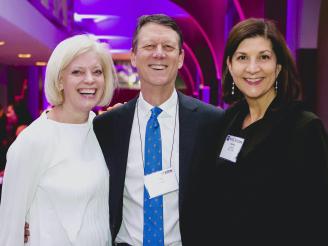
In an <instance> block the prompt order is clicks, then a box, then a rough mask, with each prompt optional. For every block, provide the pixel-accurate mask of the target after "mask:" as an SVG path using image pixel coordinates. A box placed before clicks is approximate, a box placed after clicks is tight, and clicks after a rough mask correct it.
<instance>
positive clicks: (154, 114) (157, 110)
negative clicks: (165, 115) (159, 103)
mask: <svg viewBox="0 0 328 246" xmlns="http://www.w3.org/2000/svg"><path fill="white" fill-rule="evenodd" d="M162 111H163V110H162V109H161V108H159V107H153V108H152V109H151V116H150V117H151V118H155V119H157V116H158V115H159V114H160V113H161V112H162Z"/></svg>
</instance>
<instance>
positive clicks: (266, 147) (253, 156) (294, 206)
mask: <svg viewBox="0 0 328 246" xmlns="http://www.w3.org/2000/svg"><path fill="white" fill-rule="evenodd" d="M247 114H248V105H247V103H246V101H242V102H240V103H238V104H236V105H235V106H233V107H232V108H231V109H229V110H227V112H226V117H225V124H224V125H225V126H224V129H223V135H222V137H221V141H220V144H219V148H218V156H219V154H220V151H221V148H222V146H223V143H224V141H225V138H226V136H227V135H228V134H230V135H234V136H238V137H242V138H244V139H245V141H244V144H243V146H242V149H241V151H240V153H239V155H238V157H237V161H236V163H233V162H230V161H228V160H224V159H222V158H219V157H218V159H217V163H216V167H215V175H216V176H215V181H214V184H213V186H214V187H215V190H214V191H213V192H214V193H215V194H216V196H215V198H216V199H215V202H214V204H215V205H214V206H215V208H216V209H217V210H216V211H217V213H215V215H216V216H215V223H216V224H217V225H218V226H217V232H221V233H217V234H216V235H217V237H216V241H217V242H220V241H222V242H223V243H224V244H223V245H298V244H303V245H304V243H305V244H306V245H328V234H327V232H328V212H327V211H328V168H327V167H328V138H327V133H326V131H325V129H324V127H323V125H322V122H321V121H320V119H319V118H318V117H317V116H315V115H314V114H312V113H310V112H307V111H304V110H303V106H302V104H301V103H299V102H293V103H291V104H289V105H286V106H285V105H284V104H283V102H281V101H279V100H278V99H275V100H274V101H273V102H272V103H271V105H270V106H269V108H268V110H267V111H266V113H265V115H264V117H263V118H262V119H261V120H259V121H257V122H255V123H253V124H251V125H250V126H248V127H247V128H245V129H241V126H242V123H243V120H244V118H245V116H246V115H247Z"/></svg>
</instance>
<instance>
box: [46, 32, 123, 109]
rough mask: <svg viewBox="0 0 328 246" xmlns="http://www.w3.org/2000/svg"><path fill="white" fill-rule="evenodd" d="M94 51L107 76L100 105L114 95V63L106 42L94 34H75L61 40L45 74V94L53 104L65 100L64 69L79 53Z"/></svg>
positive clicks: (115, 82)
mask: <svg viewBox="0 0 328 246" xmlns="http://www.w3.org/2000/svg"><path fill="white" fill-rule="evenodd" d="M88 51H93V52H95V53H96V54H97V56H98V57H99V59H100V63H101V66H102V70H103V73H104V78H105V88H104V93H103V95H102V97H101V100H100V102H99V105H98V106H106V105H108V104H109V102H110V100H111V99H112V97H113V93H114V90H115V88H116V85H117V75H116V72H115V67H114V63H113V60H112V56H111V54H110V50H109V47H108V45H107V44H106V43H101V42H99V41H98V40H97V38H96V37H95V36H94V35H90V34H82V35H75V36H73V37H70V38H67V39H65V40H63V41H62V42H60V43H59V44H58V45H57V46H56V48H55V49H54V51H53V52H52V54H51V56H50V58H49V61H48V65H47V68H46V76H45V85H44V90H45V95H46V98H47V100H48V102H49V103H50V104H52V105H53V106H57V105H61V104H62V103H63V102H64V96H63V91H61V90H60V89H59V82H60V78H61V73H62V71H63V70H64V69H65V68H66V67H67V66H68V65H69V64H70V63H71V62H72V61H73V60H74V59H75V58H76V57H77V56H79V55H81V54H83V53H86V52H88Z"/></svg>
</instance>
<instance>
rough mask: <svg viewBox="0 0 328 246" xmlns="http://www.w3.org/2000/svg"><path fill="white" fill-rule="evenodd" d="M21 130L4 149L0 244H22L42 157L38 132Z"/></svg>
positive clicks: (43, 145) (19, 245) (44, 147)
mask: <svg viewBox="0 0 328 246" xmlns="http://www.w3.org/2000/svg"><path fill="white" fill-rule="evenodd" d="M26 130H27V129H26ZM23 133H25V132H22V133H21V135H20V136H19V137H18V138H17V139H16V141H15V142H14V143H13V144H12V145H11V146H10V148H9V150H8V153H7V163H6V169H5V175H4V179H3V186H2V196H1V205H0V245H1V246H23V245H24V224H25V221H26V215H27V214H28V211H29V209H30V206H31V203H32V201H33V199H34V195H35V191H36V188H37V186H38V184H39V180H40V176H41V174H42V172H43V170H42V169H43V168H44V166H45V165H44V163H45V161H46V158H45V155H46V153H45V152H46V151H45V149H47V148H46V147H47V146H46V144H44V143H43V144H42V141H41V140H40V139H39V140H38V136H39V134H36V132H34V133H33V131H29V132H28V133H29V134H23ZM31 133H32V134H31Z"/></svg>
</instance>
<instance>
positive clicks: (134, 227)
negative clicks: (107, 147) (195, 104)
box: [115, 90, 182, 246]
mask: <svg viewBox="0 0 328 246" xmlns="http://www.w3.org/2000/svg"><path fill="white" fill-rule="evenodd" d="M159 107H160V108H161V109H162V110H163V111H162V112H161V114H160V115H159V116H158V122H159V124H160V128H161V138H162V168H163V169H166V168H169V167H170V166H171V167H172V168H173V170H174V171H175V174H176V177H177V180H178V181H179V112H178V109H179V107H178V95H177V92H176V91H175V90H174V92H173V93H172V95H171V97H170V98H169V99H168V100H167V101H165V102H164V103H163V104H161V105H160V106H159ZM152 108H153V106H152V105H150V104H149V103H148V102H146V101H145V100H144V98H143V96H142V94H141V93H140V96H139V99H138V102H137V105H136V110H135V113H134V118H133V124H132V131H131V136H130V144H129V152H128V161H127V168H126V175H125V184H124V194H123V220H122V225H121V228H120V230H119V233H118V235H117V237H116V240H115V242H117V243H120V242H124V243H128V244H130V245H134V246H137V245H142V242H143V196H144V194H143V193H144V165H143V161H142V160H143V159H144V157H142V155H143V154H144V147H145V146H144V145H145V133H146V125H147V121H148V119H149V117H150V115H151V111H150V110H151V109H152ZM138 118H139V123H138ZM139 124H140V125H139ZM139 126H140V132H139ZM174 130H175V131H174ZM174 132H175V133H174ZM173 139H174V141H173ZM141 142H142V143H141ZM172 148H173V149H172ZM172 150H173V151H172ZM171 151H172V156H171ZM163 215H164V243H165V245H176V246H177V245H182V244H181V235H180V226H179V191H178V190H176V191H173V192H170V193H167V194H165V195H163Z"/></svg>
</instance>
